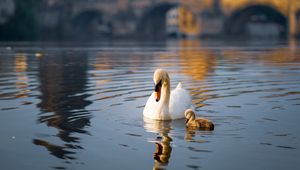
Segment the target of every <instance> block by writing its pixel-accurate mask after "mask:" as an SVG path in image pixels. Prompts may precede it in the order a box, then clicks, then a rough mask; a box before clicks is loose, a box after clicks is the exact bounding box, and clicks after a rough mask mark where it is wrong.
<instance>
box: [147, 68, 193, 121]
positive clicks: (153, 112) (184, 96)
mask: <svg viewBox="0 0 300 170" xmlns="http://www.w3.org/2000/svg"><path fill="white" fill-rule="evenodd" d="M153 81H154V84H155V88H154V92H153V93H152V94H151V96H150V97H149V99H148V101H147V103H146V105H145V108H144V111H143V115H144V118H147V119H154V120H172V119H181V118H184V111H185V110H186V109H188V108H191V107H192V100H191V97H190V95H189V93H188V91H186V90H185V89H183V88H182V85H181V83H178V85H177V87H176V88H175V89H174V90H172V92H170V77H169V74H168V73H167V72H166V71H165V70H162V69H157V70H155V72H154V74H153Z"/></svg>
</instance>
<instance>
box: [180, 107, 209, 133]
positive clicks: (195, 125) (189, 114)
mask: <svg viewBox="0 0 300 170" xmlns="http://www.w3.org/2000/svg"><path fill="white" fill-rule="evenodd" d="M184 115H185V117H186V127H187V128H191V129H201V130H214V128H215V125H214V124H213V123H212V121H210V120H208V119H205V118H196V115H195V112H194V111H193V110H192V109H188V110H186V111H185V113H184Z"/></svg>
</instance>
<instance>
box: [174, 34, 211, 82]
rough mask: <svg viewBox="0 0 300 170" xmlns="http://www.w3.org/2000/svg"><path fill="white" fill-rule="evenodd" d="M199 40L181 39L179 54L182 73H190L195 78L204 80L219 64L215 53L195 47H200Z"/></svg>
mask: <svg viewBox="0 0 300 170" xmlns="http://www.w3.org/2000/svg"><path fill="white" fill-rule="evenodd" d="M200 45H201V44H200V41H199V40H182V41H179V43H178V47H179V51H178V56H179V64H180V70H181V73H183V74H186V75H189V76H191V77H192V79H194V80H203V79H205V77H206V76H207V74H209V73H212V72H213V71H214V67H215V66H216V65H217V57H216V54H215V53H211V52H210V51H208V50H203V49H199V48H195V47H200Z"/></svg>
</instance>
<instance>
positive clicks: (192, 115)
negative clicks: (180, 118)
mask: <svg viewBox="0 0 300 170" xmlns="http://www.w3.org/2000/svg"><path fill="white" fill-rule="evenodd" d="M184 116H185V118H186V121H185V123H187V122H188V121H189V120H195V118H196V116H195V112H194V111H193V110H192V109H187V110H186V111H185V112H184Z"/></svg>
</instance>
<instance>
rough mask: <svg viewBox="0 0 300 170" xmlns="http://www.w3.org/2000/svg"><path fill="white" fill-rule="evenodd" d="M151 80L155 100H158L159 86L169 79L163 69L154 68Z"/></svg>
mask: <svg viewBox="0 0 300 170" xmlns="http://www.w3.org/2000/svg"><path fill="white" fill-rule="evenodd" d="M153 81H154V84H155V88H154V92H155V100H156V101H157V102H158V101H159V100H160V94H161V87H162V86H163V85H166V83H168V82H169V81H170V79H169V75H168V73H167V72H166V71H165V70H162V69H156V70H155V72H154V75H153Z"/></svg>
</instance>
